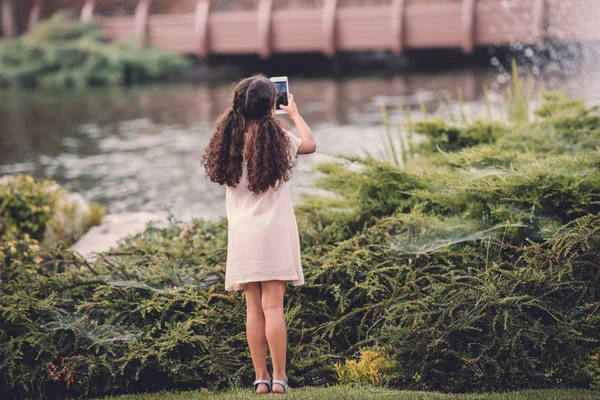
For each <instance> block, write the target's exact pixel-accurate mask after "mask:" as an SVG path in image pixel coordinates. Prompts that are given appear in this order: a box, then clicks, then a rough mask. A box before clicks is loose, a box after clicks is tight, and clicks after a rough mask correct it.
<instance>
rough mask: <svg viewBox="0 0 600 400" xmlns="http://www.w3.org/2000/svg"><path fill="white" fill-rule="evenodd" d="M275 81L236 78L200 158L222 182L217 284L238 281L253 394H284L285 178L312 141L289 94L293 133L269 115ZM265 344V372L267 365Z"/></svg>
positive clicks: (292, 225) (290, 248)
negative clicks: (223, 225) (224, 231)
mask: <svg viewBox="0 0 600 400" xmlns="http://www.w3.org/2000/svg"><path fill="white" fill-rule="evenodd" d="M276 97H277V91H276V89H275V85H274V84H273V82H271V81H270V80H269V79H267V78H265V77H264V76H253V77H251V78H247V79H244V80H242V81H241V82H240V83H238V85H237V86H236V87H235V89H234V92H233V105H232V107H231V108H230V109H228V110H227V111H225V114H223V116H222V117H221V118H220V119H219V121H218V122H217V124H216V127H215V132H214V134H213V136H212V138H211V140H210V143H209V145H208V147H207V148H206V152H205V154H204V156H203V160H202V163H203V165H204V167H205V168H206V172H207V175H208V177H209V178H210V180H211V181H213V182H218V183H219V184H221V185H223V184H227V187H226V192H225V193H226V209H227V221H228V243H227V265H226V270H225V290H228V291H232V290H240V289H242V288H243V290H244V294H245V297H246V335H247V337H248V347H249V348H250V355H251V356H252V364H253V365H254V370H255V372H256V380H255V381H254V392H255V393H259V394H262V393H268V392H270V391H273V392H274V393H287V392H288V390H289V386H288V383H287V376H286V373H285V363H286V347H287V339H286V335H287V334H286V326H285V320H284V315H283V297H284V293H285V288H286V282H287V281H290V280H291V281H292V282H293V284H294V286H298V285H302V284H303V283H304V275H303V272H302V265H301V263H300V240H299V236H298V227H297V225H296V217H295V215H294V209H293V207H292V201H291V199H290V192H289V187H288V180H289V179H290V169H291V168H292V167H293V166H294V165H295V159H296V154H298V153H300V154H308V153H312V152H314V151H315V149H316V145H315V140H314V138H313V135H312V132H311V130H310V128H309V127H308V125H306V122H304V120H303V119H302V117H301V116H300V113H299V112H298V108H297V107H296V103H295V102H294V96H293V95H291V94H290V98H289V105H288V106H287V107H286V106H283V105H282V106H281V108H282V109H283V110H285V111H286V112H287V114H288V116H289V117H290V118H291V119H292V121H294V123H295V125H296V128H297V129H298V132H299V134H300V138H298V137H297V136H295V135H294V134H293V133H291V132H289V131H287V130H284V129H283V128H282V127H281V125H280V124H279V122H278V121H277V120H276V119H275V117H274V115H275V101H276ZM267 342H268V344H269V350H270V352H271V360H272V361H273V379H272V381H271V378H270V376H269V373H268V371H267V348H266V344H267Z"/></svg>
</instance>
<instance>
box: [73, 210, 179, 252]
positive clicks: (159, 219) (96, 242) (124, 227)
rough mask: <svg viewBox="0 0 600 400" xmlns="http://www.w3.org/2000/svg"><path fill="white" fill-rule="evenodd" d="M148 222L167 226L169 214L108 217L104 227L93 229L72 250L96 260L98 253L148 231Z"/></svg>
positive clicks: (114, 215)
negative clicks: (129, 237) (122, 240)
mask: <svg viewBox="0 0 600 400" xmlns="http://www.w3.org/2000/svg"><path fill="white" fill-rule="evenodd" d="M148 222H153V223H155V225H157V226H159V225H161V224H166V222H167V213H162V212H135V213H124V214H109V215H106V216H105V217H104V220H103V223H102V225H99V226H94V227H92V228H91V229H90V230H89V231H88V232H87V233H86V234H85V235H83V236H82V237H81V238H80V239H79V240H78V241H77V242H76V243H74V244H73V245H72V246H71V249H72V250H74V251H76V252H78V253H79V254H81V256H83V257H85V258H87V259H94V258H95V255H96V253H100V252H105V251H108V250H110V249H113V248H115V247H117V246H118V244H119V241H120V240H121V239H124V238H126V237H128V236H132V235H135V234H137V233H140V232H143V231H144V230H146V227H147V224H148Z"/></svg>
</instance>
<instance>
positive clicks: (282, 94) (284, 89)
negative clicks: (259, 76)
mask: <svg viewBox="0 0 600 400" xmlns="http://www.w3.org/2000/svg"><path fill="white" fill-rule="evenodd" d="M273 83H275V88H276V89H277V107H276V109H277V110H281V107H279V106H280V105H282V104H283V105H284V106H287V105H288V85H287V82H285V81H281V82H273Z"/></svg>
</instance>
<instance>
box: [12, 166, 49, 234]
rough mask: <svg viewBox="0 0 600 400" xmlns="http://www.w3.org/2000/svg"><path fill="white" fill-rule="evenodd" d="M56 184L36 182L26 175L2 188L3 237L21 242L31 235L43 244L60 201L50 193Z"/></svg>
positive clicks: (18, 177)
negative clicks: (57, 201) (20, 240)
mask: <svg viewBox="0 0 600 400" xmlns="http://www.w3.org/2000/svg"><path fill="white" fill-rule="evenodd" d="M52 184H53V182H52V181H38V182H36V181H35V180H34V179H33V178H32V177H30V176H26V175H19V176H17V177H16V179H15V180H14V181H13V180H12V179H9V180H7V181H6V183H4V184H0V237H2V238H21V237H23V235H25V234H27V235H29V236H31V237H32V238H34V239H36V240H38V241H40V240H42V238H43V237H44V232H45V231H46V226H47V225H48V223H49V222H50V220H51V219H52V216H53V215H54V210H55V203H56V197H55V196H54V195H53V194H52V193H51V192H50V191H48V189H49V187H50V186H51V185H52Z"/></svg>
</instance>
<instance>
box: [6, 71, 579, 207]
mask: <svg viewBox="0 0 600 400" xmlns="http://www.w3.org/2000/svg"><path fill="white" fill-rule="evenodd" d="M498 77H499V75H498V73H497V71H470V70H463V71H454V72H445V73H410V74H408V73H406V74H401V75H393V76H383V77H382V76H377V77H359V78H346V79H340V80H335V79H325V78H323V79H300V78H292V79H290V89H291V91H292V92H293V93H294V95H295V96H296V98H297V99H298V102H299V104H300V108H301V111H302V113H303V115H304V117H305V119H306V120H307V121H308V122H309V124H311V126H312V127H313V130H314V133H315V136H316V138H317V141H318V148H319V153H318V154H316V155H312V156H308V157H306V156H303V157H301V159H300V161H299V163H298V167H297V169H296V170H295V172H294V176H295V178H294V183H295V184H294V185H292V186H293V189H292V191H293V192H292V194H293V196H294V200H295V201H298V199H299V195H300V193H301V192H302V191H303V190H305V188H306V187H308V186H309V185H310V183H311V182H312V181H313V180H314V178H315V173H314V172H313V167H314V164H315V163H318V162H320V161H323V160H325V159H327V157H328V156H327V154H330V153H335V152H342V153H361V151H362V150H361V149H362V148H365V149H367V150H369V151H371V152H377V151H378V150H379V149H380V148H381V147H382V145H383V139H382V130H381V125H380V121H381V119H380V107H381V105H387V106H391V107H392V108H395V106H403V107H406V106H409V107H413V108H417V107H418V105H419V103H420V102H422V103H423V104H425V106H426V108H427V109H428V111H433V110H435V109H436V108H437V107H438V105H439V102H440V100H441V99H445V98H446V97H447V96H448V95H452V96H453V97H455V95H456V91H457V89H458V88H460V89H461V91H462V95H463V97H464V99H465V101H466V102H468V103H472V104H477V103H478V102H481V100H482V93H483V87H484V86H486V85H487V86H488V87H490V88H491V89H492V90H494V89H495V90H500V89H502V87H503V85H505V84H506V82H503V81H502V79H498ZM553 79H554V78H553ZM544 84H545V86H546V87H558V86H562V85H565V84H566V85H567V88H568V89H570V91H571V92H572V93H575V94H581V92H580V90H582V89H583V88H585V87H586V85H581V82H577V81H576V80H573V79H567V80H564V79H554V80H552V79H546V80H544ZM587 86H588V87H589V85H587ZM231 89H232V84H231V83H213V84H201V85H189V84H187V85H186V84H180V85H169V86H164V85H163V86H146V87H134V88H121V87H116V88H102V89H93V90H82V91H74V90H73V91H42V90H39V91H16V90H14V91H13V90H9V91H0V121H1V133H0V173H29V174H33V175H35V176H38V177H52V178H54V179H56V180H57V181H58V182H60V183H62V184H64V185H66V186H67V187H69V188H70V189H72V190H74V191H77V192H79V193H81V194H82V195H84V196H85V197H86V198H87V199H89V200H93V201H99V202H101V203H102V204H104V205H105V206H106V207H107V209H108V212H110V213H118V212H125V211H146V210H150V211H152V210H160V209H161V208H162V207H163V206H165V205H170V206H171V208H172V211H173V212H174V213H175V214H176V215H177V216H178V217H180V218H184V219H187V218H190V217H192V216H198V217H204V218H209V219H214V218H217V217H219V216H221V215H223V214H224V211H225V210H224V201H223V200H224V189H223V188H222V187H219V186H217V185H214V184H211V183H210V182H207V181H206V180H205V178H204V171H203V170H202V169H201V168H200V165H199V160H200V155H201V153H202V150H203V148H204V146H205V145H206V143H207V141H208V138H209V136H210V133H211V127H212V124H213V123H214V120H215V119H216V118H217V117H218V116H219V115H220V114H221V112H222V111H223V110H224V109H225V108H227V107H228V106H229V104H230V97H231Z"/></svg>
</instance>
